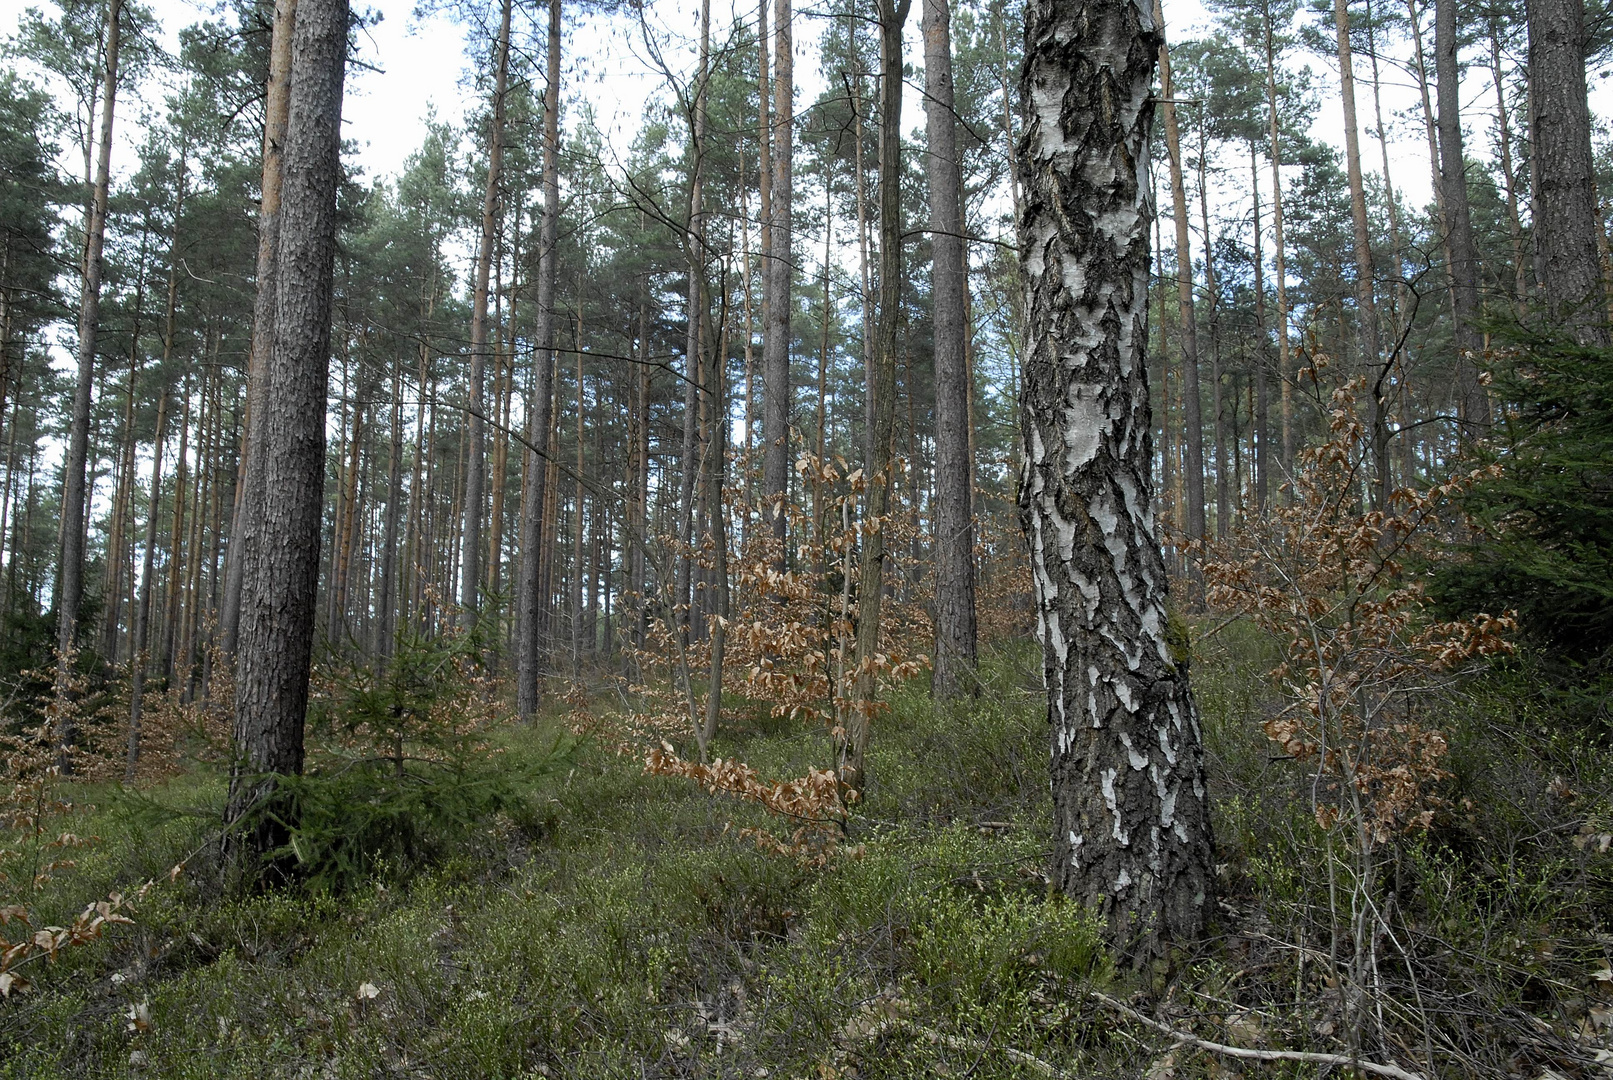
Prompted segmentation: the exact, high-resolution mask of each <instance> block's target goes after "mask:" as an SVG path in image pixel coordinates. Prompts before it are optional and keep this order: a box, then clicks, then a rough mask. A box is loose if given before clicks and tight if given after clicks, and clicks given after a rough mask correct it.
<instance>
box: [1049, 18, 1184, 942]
mask: <svg viewBox="0 0 1613 1080" xmlns="http://www.w3.org/2000/svg"><path fill="white" fill-rule="evenodd" d="M1160 41H1161V33H1160V30H1159V27H1158V24H1157V23H1156V22H1155V20H1154V18H1153V15H1152V12H1151V11H1150V10H1149V9H1148V8H1147V7H1145V6H1143V5H1142V4H1141V3H1139V2H1138V0H1088V2H1086V3H1073V2H1071V0H1031V2H1030V3H1029V4H1028V5H1027V7H1026V14H1025V54H1024V56H1025V59H1024V69H1023V73H1022V76H1021V81H1020V103H1021V114H1022V115H1023V116H1024V117H1025V118H1026V123H1027V127H1026V131H1025V134H1024V136H1023V138H1022V139H1021V141H1020V144H1019V151H1018V152H1019V158H1020V174H1021V176H1022V177H1023V178H1024V181H1025V199H1026V203H1025V210H1024V213H1023V214H1022V215H1021V217H1020V222H1019V240H1020V252H1021V268H1022V271H1023V276H1024V281H1025V287H1026V290H1027V299H1028V303H1027V311H1028V325H1027V337H1026V350H1027V351H1026V367H1025V381H1024V390H1023V396H1022V398H1021V408H1020V424H1021V430H1022V435H1023V438H1024V453H1025V468H1024V474H1023V476H1022V480H1021V486H1020V513H1021V519H1022V522H1023V524H1024V527H1025V530H1026V534H1027V537H1028V539H1029V542H1030V550H1031V570H1032V576H1033V580H1034V582H1035V592H1036V597H1037V607H1038V613H1039V619H1038V634H1039V637H1040V639H1041V642H1042V649H1043V668H1044V676H1045V679H1046V685H1047V692H1048V710H1049V719H1050V721H1051V728H1052V735H1053V756H1052V781H1053V783H1052V788H1053V812H1054V833H1055V844H1054V856H1053V873H1054V880H1055V882H1056V883H1057V885H1058V887H1059V888H1061V889H1062V890H1063V891H1064V892H1066V893H1067V894H1069V895H1070V896H1072V897H1074V898H1076V899H1077V900H1079V901H1081V902H1083V903H1084V904H1086V905H1088V906H1089V907H1090V908H1091V909H1092V910H1094V911H1096V912H1098V913H1099V914H1100V915H1101V916H1102V917H1103V918H1104V919H1105V920H1106V922H1107V924H1108V927H1109V930H1110V934H1111V936H1112V938H1113V940H1114V942H1115V944H1116V946H1117V948H1118V949H1119V950H1120V951H1121V953H1122V955H1124V956H1127V957H1129V958H1130V960H1131V962H1132V963H1134V964H1141V963H1144V962H1146V961H1147V960H1149V959H1150V958H1152V957H1155V956H1159V955H1161V954H1163V953H1164V952H1166V951H1167V949H1168V947H1169V945H1170V944H1172V943H1182V942H1188V941H1191V940H1193V939H1194V938H1195V937H1197V936H1198V935H1199V933H1200V932H1201V931H1202V930H1203V927H1204V922H1205V917H1206V915H1207V913H1208V912H1209V911H1210V910H1211V899H1210V888H1211V883H1212V882H1211V866H1210V856H1211V845H1210V824H1209V817H1208V811H1207V807H1206V803H1205V787H1204V766H1203V754H1202V748H1201V737H1200V730H1199V721H1198V714H1197V712H1196V710H1195V708H1194V704H1193V698H1192V695H1191V693H1190V692H1189V688H1188V678H1187V665H1186V660H1185V658H1182V657H1179V656H1177V655H1176V654H1175V653H1174V651H1173V649H1172V647H1171V646H1170V644H1168V631H1167V625H1168V624H1167V618H1168V617H1167V614H1166V600H1167V596H1166V588H1167V586H1166V574H1165V564H1164V559H1163V556H1162V553H1161V551H1160V546H1159V541H1158V539H1157V537H1156V535H1155V527H1154V516H1153V497H1154V492H1153V481H1152V477H1151V475H1150V468H1151V461H1152V447H1151V445H1150V443H1151V437H1150V418H1149V406H1148V368H1147V362H1146V360H1147V349H1148V282H1149V250H1148V247H1149V244H1148V228H1149V218H1150V203H1149V201H1148V174H1149V168H1148V156H1147V155H1148V134H1149V127H1150V125H1151V123H1152V121H1153V106H1152V100H1151V98H1152V89H1153V75H1154V64H1155V61H1156V60H1157V58H1158V55H1159V46H1160Z"/></svg>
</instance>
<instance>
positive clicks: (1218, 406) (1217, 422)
mask: <svg viewBox="0 0 1613 1080" xmlns="http://www.w3.org/2000/svg"><path fill="white" fill-rule="evenodd" d="M1204 127H1205V118H1204V117H1203V116H1202V115H1200V117H1199V125H1198V129H1199V130H1198V135H1199V168H1198V173H1199V176H1198V180H1199V183H1198V188H1199V223H1200V225H1201V227H1202V230H1203V233H1204V299H1205V301H1206V303H1208V304H1209V307H1210V408H1211V409H1212V410H1213V412H1214V414H1215V415H1214V417H1213V418H1212V419H1211V421H1210V428H1211V431H1212V432H1213V434H1214V443H1215V535H1216V538H1217V539H1221V540H1224V539H1226V535H1227V530H1228V529H1230V528H1231V527H1232V505H1231V494H1232V493H1231V492H1229V491H1228V490H1227V431H1226V426H1227V425H1226V417H1225V415H1223V413H1224V408H1223V405H1224V403H1223V402H1222V400H1221V390H1222V387H1221V375H1222V372H1221V318H1220V311H1219V310H1218V307H1219V305H1218V297H1217V294H1216V283H1215V241H1214V240H1213V239H1212V238H1211V236H1210V193H1209V188H1210V185H1209V162H1210V151H1209V147H1208V145H1207V140H1206V138H1205V132H1204ZM1258 207H1259V202H1258V197H1257V201H1256V208H1257V209H1258ZM1259 235H1260V215H1259V214H1258V213H1257V214H1256V215H1255V236H1256V240H1255V249H1256V250H1257V251H1258V250H1259V248H1260V241H1259V239H1258V237H1259ZM1255 273H1256V274H1257V275H1258V274H1259V273H1260V271H1259V270H1258V269H1257V270H1256V271H1255Z"/></svg>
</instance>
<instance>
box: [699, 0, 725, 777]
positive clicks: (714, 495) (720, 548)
mask: <svg viewBox="0 0 1613 1080" xmlns="http://www.w3.org/2000/svg"><path fill="white" fill-rule="evenodd" d="M702 6H704V5H702ZM723 307H724V309H725V310H724V312H723V314H724V319H723V324H724V326H725V327H726V324H727V318H726V315H727V312H726V308H727V300H726V298H725V299H724V301H723ZM722 336H723V338H724V339H726V338H727V333H726V331H725V332H724V334H723V335H722ZM726 344H727V343H726V340H724V342H723V343H722V344H720V345H719V346H718V347H717V348H715V349H711V350H710V353H711V361H710V365H709V367H708V369H707V375H706V380H705V381H706V387H707V393H708V394H709V395H710V396H711V432H710V436H709V438H710V440H711V441H710V444H709V445H710V449H709V451H708V453H709V455H710V458H711V460H710V461H709V462H708V463H707V467H706V485H707V487H708V489H709V490H708V493H707V496H706V507H707V510H708V512H709V514H710V517H709V518H708V519H707V522H706V524H707V527H708V528H709V529H710V531H711V540H712V558H713V572H712V585H713V588H714V591H715V594H716V595H715V596H714V597H713V598H712V601H713V602H712V614H713V616H714V618H713V619H712V620H711V670H710V672H709V678H708V680H707V685H708V690H707V693H706V715H705V717H704V718H703V724H704V728H703V736H704V737H703V738H702V739H701V740H700V742H701V745H702V746H710V745H711V740H712V739H713V738H715V737H716V735H717V722H718V720H719V719H721V717H722V680H723V663H724V661H725V659H726V655H725V654H726V651H727V643H728V627H727V619H728V523H727V515H726V514H725V513H724V511H723V481H724V479H725V476H724V474H725V471H726V459H727V455H726V453H725V452H724V451H725V450H726V449H727V445H728V394H727V389H728V373H727V353H728V350H727V348H726Z"/></svg>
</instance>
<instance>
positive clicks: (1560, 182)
mask: <svg viewBox="0 0 1613 1080" xmlns="http://www.w3.org/2000/svg"><path fill="white" fill-rule="evenodd" d="M1528 9H1529V99H1530V104H1529V111H1530V125H1529V127H1530V132H1531V134H1533V136H1534V157H1533V160H1532V161H1531V163H1530V164H1531V166H1532V168H1533V172H1534V176H1535V189H1536V192H1537V195H1536V199H1537V202H1536V205H1535V212H1534V215H1533V217H1534V234H1535V276H1536V277H1537V278H1538V279H1539V281H1540V289H1541V293H1542V294H1543V299H1544V301H1545V306H1546V318H1547V325H1548V326H1552V327H1556V326H1562V327H1564V328H1566V329H1567V330H1569V332H1571V333H1572V334H1573V335H1574V338H1575V340H1576V341H1578V342H1579V343H1580V344H1581V345H1591V346H1595V347H1598V348H1606V347H1607V346H1608V344H1609V334H1608V327H1607V322H1606V316H1605V314H1604V312H1603V310H1602V302H1601V301H1602V272H1601V271H1602V268H1601V264H1600V262H1599V261H1598V259H1597V256H1596V233H1597V231H1598V230H1599V229H1600V228H1601V223H1600V221H1599V219H1598V214H1597V209H1596V178H1595V173H1594V172H1593V169H1592V163H1591V118H1590V105H1589V103H1588V101H1587V99H1586V88H1585V3H1584V0H1530V3H1529V4H1528Z"/></svg>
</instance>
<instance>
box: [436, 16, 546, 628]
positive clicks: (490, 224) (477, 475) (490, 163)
mask: <svg viewBox="0 0 1613 1080" xmlns="http://www.w3.org/2000/svg"><path fill="white" fill-rule="evenodd" d="M513 2H514V0H504V2H503V16H502V20H501V22H500V23H499V32H498V45H497V49H498V57H497V59H496V61H495V63H496V64H497V68H498V70H497V74H496V75H495V76H494V82H493V127H492V130H491V131H490V132H489V133H488V140H487V188H486V190H485V192H484V193H483V195H482V236H481V243H480V245H479V247H478V248H477V252H476V287H475V293H474V295H473V297H472V299H471V316H470V408H469V409H468V410H467V412H468V414H469V416H468V421H469V428H470V451H469V453H468V454H467V455H466V462H465V543H464V548H463V549H462V557H463V559H464V561H463V563H462V564H461V566H460V575H459V583H460V594H459V604H460V607H461V608H462V609H463V618H464V622H465V625H467V626H470V625H474V624H475V622H476V613H477V611H478V610H479V609H480V604H481V597H480V590H481V586H482V566H481V557H482V513H483V510H484V509H485V507H484V505H483V504H484V503H485V502H486V499H485V498H484V488H485V487H486V478H487V426H486V424H487V421H486V416H487V411H486V407H487V402H486V398H487V391H486V387H485V385H484V383H485V379H486V372H485V368H486V363H487V282H488V277H489V273H490V271H491V269H492V266H493V244H494V242H495V240H496V238H497V229H498V214H499V169H500V166H501V165H502V164H503V161H504V91H505V87H506V86H507V85H508V83H509V72H510V12H511V9H512V7H513ZM551 2H554V3H558V2H559V0H551Z"/></svg>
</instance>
